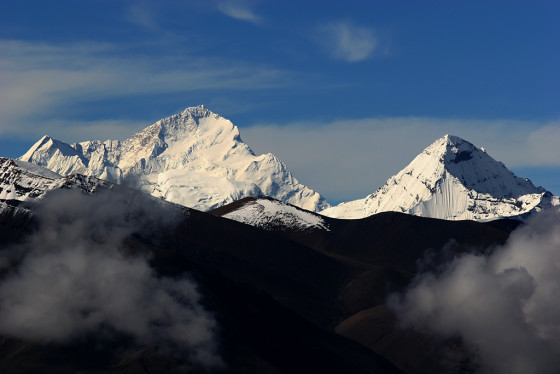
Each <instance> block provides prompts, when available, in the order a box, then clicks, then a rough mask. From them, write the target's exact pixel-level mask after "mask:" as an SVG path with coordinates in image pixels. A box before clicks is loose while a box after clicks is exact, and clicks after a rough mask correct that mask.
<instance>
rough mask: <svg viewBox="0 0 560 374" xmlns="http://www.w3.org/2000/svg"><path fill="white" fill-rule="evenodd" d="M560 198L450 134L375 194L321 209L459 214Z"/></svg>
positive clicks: (341, 214) (524, 209)
mask: <svg viewBox="0 0 560 374" xmlns="http://www.w3.org/2000/svg"><path fill="white" fill-rule="evenodd" d="M557 203H558V201H557V198H555V197H553V196H552V194H551V193H550V192H548V191H546V190H545V189H544V188H542V187H535V186H534V185H533V183H531V181H530V180H529V179H523V178H519V177H517V176H515V175H514V174H513V173H512V172H511V171H509V170H508V169H507V168H506V167H505V165H504V164H503V163H501V162H499V161H496V160H494V159H493V158H492V157H490V156H489V155H488V154H487V153H486V151H485V150H484V149H480V148H477V147H476V146H474V145H473V144H471V143H469V142H468V141H466V140H463V139H461V138H459V137H457V136H453V135H445V136H443V137H442V138H440V139H438V140H436V141H435V142H433V143H432V144H431V145H430V146H429V147H427V148H426V149H424V151H422V153H420V154H419V155H418V156H416V158H415V159H414V160H413V161H412V162H411V163H410V164H408V166H406V167H405V168H404V169H403V170H401V171H400V172H399V173H398V174H397V175H395V176H393V177H391V178H389V180H388V181H387V183H386V184H385V185H384V186H383V187H381V188H379V189H378V190H377V191H376V192H374V193H372V194H371V195H369V196H367V197H365V198H363V199H359V200H355V201H351V202H347V203H342V204H339V205H337V206H335V207H332V208H329V209H326V210H324V211H322V212H321V214H324V215H327V216H330V217H335V218H362V217H366V216H369V215H372V214H375V213H379V212H385V211H397V212H404V213H410V214H414V215H418V216H425V217H432V218H441V219H450V220H459V219H476V220H485V219H493V218H499V217H514V216H519V215H522V214H525V213H528V212H531V211H534V210H540V209H542V208H544V207H547V206H550V205H556V204H557Z"/></svg>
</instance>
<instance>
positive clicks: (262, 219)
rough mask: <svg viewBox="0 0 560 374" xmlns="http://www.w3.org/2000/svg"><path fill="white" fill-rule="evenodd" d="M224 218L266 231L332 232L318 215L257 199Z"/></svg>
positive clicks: (271, 201)
mask: <svg viewBox="0 0 560 374" xmlns="http://www.w3.org/2000/svg"><path fill="white" fill-rule="evenodd" d="M222 217H224V218H228V219H232V220H234V221H237V222H242V223H245V224H248V225H251V226H256V227H261V228H265V229H267V228H271V227H275V226H276V227H277V226H282V227H287V228H292V229H296V230H305V229H309V228H318V229H323V230H327V231H330V230H329V227H328V225H327V223H326V222H325V221H324V220H323V219H322V218H321V216H319V215H318V214H313V213H311V212H308V211H305V210H302V209H299V208H297V207H294V206H292V205H289V204H286V203H283V202H281V201H276V200H268V199H257V200H255V201H251V202H248V203H247V204H245V205H243V206H242V207H241V208H239V209H237V210H235V211H232V212H229V213H227V214H225V215H223V216H222Z"/></svg>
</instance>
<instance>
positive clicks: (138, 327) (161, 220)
mask: <svg viewBox="0 0 560 374" xmlns="http://www.w3.org/2000/svg"><path fill="white" fill-rule="evenodd" d="M130 192H131V191H125V192H123V191H111V192H110V193H109V192H107V193H98V194H95V195H91V196H86V195H83V194H82V193H80V192H78V191H73V190H60V191H53V192H51V193H49V194H47V196H45V198H44V199H43V200H42V201H41V202H40V203H39V205H38V206H37V207H36V208H35V209H34V212H35V213H36V218H37V220H38V222H39V228H38V230H37V231H36V232H35V233H33V234H32V235H31V236H30V237H28V238H27V239H26V240H25V242H24V243H22V244H20V245H18V246H15V247H8V248H5V249H4V250H3V251H2V252H1V253H0V255H1V257H0V260H1V261H0V269H1V270H2V273H3V274H4V276H3V277H2V280H1V281H0V334H2V335H6V336H11V337H15V338H18V339H22V340H26V341H34V342H47V343H48V342H56V343H69V342H72V341H73V340H74V339H79V338H80V337H83V336H86V335H88V334H89V335H94V336H96V335H95V334H97V336H105V337H106V336H107V333H109V335H111V334H119V335H125V336H128V337H129V338H131V339H132V340H133V341H134V342H135V343H136V344H139V345H141V346H150V345H151V346H158V347H160V351H161V352H160V353H164V354H173V355H176V354H177V353H179V354H181V355H182V356H187V357H189V359H190V360H191V361H193V362H196V363H197V364H200V365H202V366H205V367H215V366H219V365H221V359H220V358H219V356H218V354H217V345H216V343H215V341H216V340H215V339H216V337H215V332H216V328H217V325H216V321H215V320H214V318H213V316H212V315H211V314H210V313H209V312H207V311H206V310H205V309H204V308H203V306H202V305H201V304H200V299H201V295H200V294H199V292H198V291H197V286H196V284H195V283H194V282H193V281H192V280H191V279H189V277H188V275H186V274H184V275H183V276H182V277H180V278H168V277H160V276H158V275H157V274H156V273H155V271H154V270H153V269H152V268H151V267H150V264H149V262H148V260H149V258H148V255H145V254H144V255H131V254H130V253H129V254H125V241H126V240H127V239H128V238H129V237H130V236H131V235H133V234H135V233H137V232H143V233H144V234H145V233H149V232H155V230H157V229H158V228H160V227H162V225H163V226H168V227H169V226H170V225H173V224H174V222H177V219H178V214H179V211H178V210H175V209H174V208H169V207H168V204H166V205H167V206H166V207H164V205H163V204H159V203H158V202H157V201H154V200H152V199H148V198H147V197H144V196H142V195H141V194H139V193H138V194H137V193H132V194H131V193H130ZM100 332H104V334H99V333H100Z"/></svg>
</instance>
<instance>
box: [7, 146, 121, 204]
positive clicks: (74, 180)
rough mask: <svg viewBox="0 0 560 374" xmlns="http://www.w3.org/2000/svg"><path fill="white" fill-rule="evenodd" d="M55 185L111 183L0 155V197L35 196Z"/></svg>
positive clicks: (91, 188) (103, 185)
mask: <svg viewBox="0 0 560 374" xmlns="http://www.w3.org/2000/svg"><path fill="white" fill-rule="evenodd" d="M56 188H78V189H81V190H82V191H85V192H94V191H95V190H97V189H99V188H111V184H110V183H108V182H106V181H102V180H99V179H97V178H93V177H88V176H84V175H79V174H74V175H69V176H67V177H62V176H61V175H59V174H57V173H54V172H52V171H50V170H48V169H45V168H43V167H40V166H37V165H35V164H31V163H28V162H25V161H21V160H13V159H11V158H4V157H0V200H18V201H27V200H32V199H37V198H41V197H42V196H43V195H44V194H45V193H46V192H47V191H50V190H53V189H56Z"/></svg>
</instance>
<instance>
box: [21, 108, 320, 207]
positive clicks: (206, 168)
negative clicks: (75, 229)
mask: <svg viewBox="0 0 560 374" xmlns="http://www.w3.org/2000/svg"><path fill="white" fill-rule="evenodd" d="M20 159H21V160H23V161H27V162H31V163H35V164H38V165H40V166H44V167H46V168H48V169H50V170H52V171H54V172H56V173H59V174H62V175H69V174H71V173H81V174H84V175H89V176H94V177H97V178H101V179H106V180H108V181H110V182H116V183H120V182H122V181H123V180H124V179H125V178H126V177H128V176H131V177H135V178H137V179H138V180H139V183H140V184H141V186H142V187H143V188H144V189H145V190H146V191H147V192H149V193H151V194H152V195H154V196H157V197H163V198H165V199H166V200H168V201H171V202H175V203H178V204H182V205H185V206H188V207H193V208H196V209H200V210H209V209H213V208H216V207H219V206H222V205H224V204H227V203H230V202H233V201H236V200H239V199H241V198H243V197H247V196H255V197H259V196H270V197H273V198H275V199H278V200H282V201H285V202H288V203H290V204H294V205H297V206H299V207H302V208H305V209H307V210H311V211H320V210H322V209H325V208H327V207H329V204H328V203H327V202H326V200H325V199H324V198H323V197H322V196H321V195H319V194H318V193H317V192H315V191H313V190H311V189H310V188H308V187H306V186H304V185H302V184H301V183H299V182H298V181H297V179H295V178H294V177H293V176H292V174H291V173H290V171H289V170H288V169H287V167H286V165H285V164H284V163H283V162H281V161H280V160H279V159H278V158H276V157H275V156H274V155H273V154H270V153H268V154H264V155H260V156H257V155H255V154H254V153H253V151H252V150H251V149H250V148H249V146H248V145H247V144H245V143H244V142H243V141H242V140H241V138H240V135H239V129H238V128H237V126H235V125H233V123H231V121H229V120H227V119H225V118H223V117H221V116H219V115H217V114H215V113H212V112H211V111H209V110H208V109H206V108H205V107H204V106H202V105H201V106H198V107H191V108H187V109H185V110H184V111H183V112H181V113H179V114H175V115H173V116H171V117H168V118H164V119H162V120H160V121H158V122H156V123H154V124H153V125H151V126H149V127H147V128H146V129H144V130H142V131H140V132H139V133H137V134H134V135H133V136H131V137H130V138H128V139H126V140H124V141H118V140H107V141H105V142H101V141H86V142H81V143H75V144H72V145H69V144H66V143H64V142H61V141H58V140H55V139H52V138H50V137H48V136H45V137H43V138H42V139H41V140H39V141H38V142H37V143H36V144H35V145H33V146H32V147H31V148H30V149H29V151H28V152H27V153H26V154H25V155H23V156H21V157H20Z"/></svg>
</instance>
